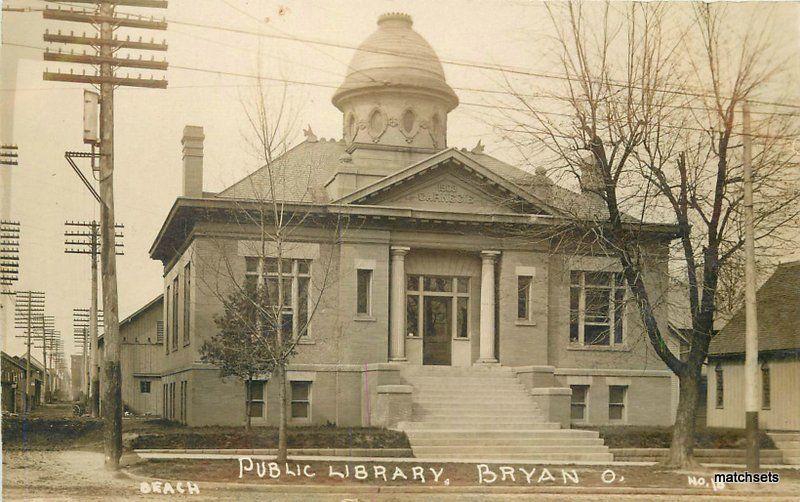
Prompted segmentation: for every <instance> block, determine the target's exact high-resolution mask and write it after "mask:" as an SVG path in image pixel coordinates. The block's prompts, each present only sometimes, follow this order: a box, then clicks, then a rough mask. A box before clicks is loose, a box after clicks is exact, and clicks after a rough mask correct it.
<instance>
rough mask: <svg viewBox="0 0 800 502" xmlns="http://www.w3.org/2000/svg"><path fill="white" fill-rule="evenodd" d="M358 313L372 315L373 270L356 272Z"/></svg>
mask: <svg viewBox="0 0 800 502" xmlns="http://www.w3.org/2000/svg"><path fill="white" fill-rule="evenodd" d="M356 282H357V285H356V296H357V298H356V313H357V314H359V315H363V316H368V315H370V314H371V313H372V270H362V269H359V270H356Z"/></svg>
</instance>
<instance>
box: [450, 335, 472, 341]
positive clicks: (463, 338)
mask: <svg viewBox="0 0 800 502" xmlns="http://www.w3.org/2000/svg"><path fill="white" fill-rule="evenodd" d="M471 339H472V337H470V336H454V337H453V341H454V342H455V341H459V342H468V341H470V340H471Z"/></svg>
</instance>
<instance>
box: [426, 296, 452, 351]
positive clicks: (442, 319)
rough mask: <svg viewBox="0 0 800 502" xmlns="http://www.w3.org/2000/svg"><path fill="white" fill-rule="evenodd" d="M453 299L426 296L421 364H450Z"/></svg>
mask: <svg viewBox="0 0 800 502" xmlns="http://www.w3.org/2000/svg"><path fill="white" fill-rule="evenodd" d="M452 305H453V299H452V298H448V297H444V296H426V297H424V304H423V314H422V315H423V322H424V325H425V329H424V330H423V335H422V364H439V365H449V364H450V352H451V346H452V343H453V340H452V334H451V333H452V325H453V324H452V316H451V312H452V311H453V306H452Z"/></svg>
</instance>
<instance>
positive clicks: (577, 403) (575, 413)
mask: <svg viewBox="0 0 800 502" xmlns="http://www.w3.org/2000/svg"><path fill="white" fill-rule="evenodd" d="M570 388H571V389H572V399H571V401H570V419H571V420H573V421H575V422H580V421H584V420H586V396H587V395H588V394H589V386H588V385H570Z"/></svg>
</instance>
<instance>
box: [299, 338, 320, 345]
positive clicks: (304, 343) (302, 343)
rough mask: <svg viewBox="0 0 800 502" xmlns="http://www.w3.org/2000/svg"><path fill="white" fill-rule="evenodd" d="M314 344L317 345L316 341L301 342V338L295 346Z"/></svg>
mask: <svg viewBox="0 0 800 502" xmlns="http://www.w3.org/2000/svg"><path fill="white" fill-rule="evenodd" d="M316 344H317V341H316V340H303V339H302V338H301V339H300V340H297V345H316Z"/></svg>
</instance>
